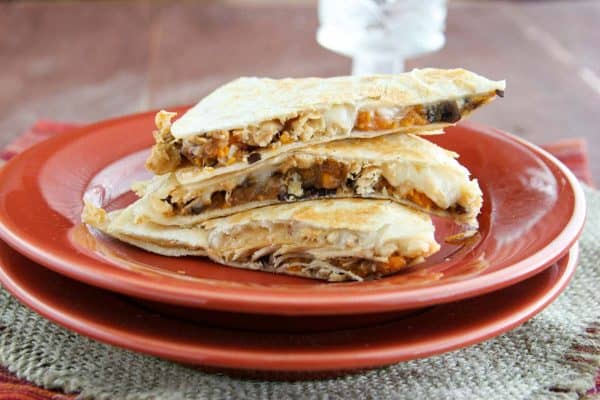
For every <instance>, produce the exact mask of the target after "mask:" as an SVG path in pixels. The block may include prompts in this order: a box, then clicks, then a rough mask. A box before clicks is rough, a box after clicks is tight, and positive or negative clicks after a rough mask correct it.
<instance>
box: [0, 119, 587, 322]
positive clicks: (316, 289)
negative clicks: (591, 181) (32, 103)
mask: <svg viewBox="0 0 600 400" xmlns="http://www.w3.org/2000/svg"><path fill="white" fill-rule="evenodd" d="M180 111H182V110H180ZM153 115H154V113H153V112H151V113H145V114H138V115H133V116H129V117H124V118H120V119H115V120H110V121H106V122H101V123H98V124H94V125H90V126H88V127H85V128H82V129H79V130H77V131H74V132H71V133H67V134H65V135H62V136H58V137H56V138H52V139H50V140H48V141H46V142H44V143H42V144H40V145H38V146H35V147H34V148H32V149H30V150H28V151H26V152H24V153H22V154H20V155H19V156H17V157H15V158H14V159H13V160H11V161H10V162H9V163H8V164H7V165H6V166H5V167H4V168H3V169H2V171H0V237H1V238H2V239H3V240H5V241H6V242H7V243H8V244H9V245H10V246H12V247H13V248H15V249H17V250H18V251H19V252H21V253H23V254H25V255H26V256H27V257H30V258H31V259H33V260H35V261H36V262H38V263H40V264H42V265H44V266H46V267H48V268H50V269H52V270H54V271H56V272H59V273H61V274H64V275H67V276H69V277H71V278H73V279H76V280H79V281H82V282H85V283H88V284H91V285H95V286H99V287H102V288H105V289H110V290H113V291H117V292H121V293H125V294H128V295H132V296H137V297H141V298H145V299H149V300H154V301H159V302H165V303H173V304H179V305H186V306H190V307H200V308H205V309H213V310H229V311H238V312H245V313H270V314H287V315H323V314H336V315H339V314H357V313H368V312H384V311H395V310H403V309H411V308H417V307H422V306H425V305H432V304H439V303H443V302H449V301H455V300H458V299H462V298H466V297H472V296H476V295H479V294H482V293H486V292H490V291H493V290H497V289H500V288H502V287H506V286H508V285H511V284H514V283H516V282H518V281H520V280H523V279H525V278H527V277H529V276H531V275H533V274H535V273H537V272H539V271H541V270H542V269H543V268H545V267H547V266H549V265H551V264H552V263H553V262H555V261H556V260H557V259H558V258H560V257H561V256H562V255H564V254H565V252H566V251H567V250H568V249H569V248H570V246H572V245H573V243H574V242H575V240H576V238H577V237H578V235H579V233H580V231H581V228H582V226H583V221H584V216H585V204H584V203H585V200H584V196H583V193H582V190H581V188H580V186H579V184H578V183H577V181H576V179H575V177H574V176H573V175H572V174H571V173H570V172H569V171H568V170H567V168H566V167H564V166H563V165H562V164H561V163H560V162H558V161H556V159H554V158H553V157H552V156H550V155H549V154H547V153H546V152H544V151H543V150H541V149H539V148H537V147H535V146H533V145H531V144H529V143H526V142H524V141H522V140H520V139H518V138H516V137H514V136H511V135H509V134H506V133H503V132H500V131H497V130H495V129H491V128H485V127H480V126H474V125H461V126H457V127H453V128H450V129H448V130H447V134H445V135H438V136H430V137H428V139H429V140H432V141H434V142H436V143H438V144H440V145H441V146H443V147H446V148H448V149H450V150H454V151H456V152H457V153H458V154H460V155H461V157H460V161H461V162H462V163H463V164H464V165H465V166H466V167H468V168H469V169H470V171H471V172H472V173H473V175H474V176H475V177H476V178H478V179H479V182H480V185H481V187H482V190H483V192H484V199H485V200H484V207H483V210H482V214H481V215H480V218H479V221H480V226H481V229H480V235H479V236H478V237H477V238H475V239H474V240H471V241H470V242H468V243H465V244H464V245H462V246H453V245H448V244H444V245H443V246H442V249H441V251H440V252H439V253H438V254H436V255H435V256H434V257H432V258H431V259H430V260H429V261H428V262H427V263H426V264H423V265H420V266H417V267H415V268H412V269H408V270H406V271H404V272H403V273H400V274H397V275H395V276H390V277H387V278H385V279H381V280H377V281H370V282H360V283H341V284H328V283H323V282H319V281H311V280H306V279H302V278H294V277H288V276H281V275H272V274H268V273H262V272H255V271H244V270H240V269H235V268H230V267H223V266H220V265H217V264H214V263H212V262H210V261H209V260H207V259H204V258H199V257H196V258H194V257H187V258H168V257H163V256H158V255H155V254H151V253H147V252H145V251H142V250H139V249H137V248H133V247H131V246H128V245H124V244H122V243H119V242H117V241H114V240H109V239H106V238H102V237H96V236H94V235H91V234H90V233H89V232H88V231H87V229H86V228H85V227H84V226H82V225H81V222H80V217H79V215H80V212H81V208H82V198H83V195H84V193H86V191H87V192H89V193H90V194H91V195H95V196H100V197H101V198H103V201H104V204H105V205H106V206H108V207H109V208H110V207H116V206H123V205H125V204H127V203H128V202H130V201H132V200H133V198H134V196H132V195H131V193H130V192H128V191H129V187H130V184H131V182H132V181H134V180H138V179H141V178H146V177H148V174H147V173H146V172H145V171H144V169H143V162H144V159H145V158H146V156H147V154H148V148H149V146H150V145H151V144H152V141H153V139H152V135H151V131H152V129H153ZM435 223H436V228H437V238H438V240H439V241H440V242H443V238H444V237H445V236H446V235H447V234H450V233H453V232H455V229H456V228H455V227H454V225H453V224H452V223H451V222H449V221H446V220H442V219H436V221H435Z"/></svg>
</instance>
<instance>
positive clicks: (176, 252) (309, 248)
mask: <svg viewBox="0 0 600 400" xmlns="http://www.w3.org/2000/svg"><path fill="white" fill-rule="evenodd" d="M136 207H137V205H136V204H135V203H134V204H133V205H131V206H129V207H128V208H126V209H124V210H120V211H114V212H111V213H106V212H105V211H104V210H102V209H100V208H96V207H95V206H93V205H91V204H90V203H86V205H85V208H84V211H83V214H82V219H83V221H84V222H85V223H87V224H89V225H91V226H93V227H96V228H98V229H99V230H101V231H103V232H104V233H106V234H108V235H110V236H113V237H116V238H118V239H120V240H122V241H124V242H127V243H130V244H133V245H134V246H138V247H141V248H143V249H146V250H148V251H151V252H154V253H158V254H163V255H168V256H186V255H206V256H208V257H210V258H211V259H212V260H214V261H216V262H218V263H221V264H225V265H229V266H233V267H238V268H246V269H253V270H260V271H268V272H274V273H281V274H288V275H297V276H302V277H306V278H314V279H322V280H327V281H347V280H357V281H360V280H363V279H370V278H377V277H380V276H384V275H389V274H393V273H395V272H398V271H399V270H401V269H402V268H404V267H406V266H408V265H412V264H415V263H418V262H421V261H423V260H424V258H425V257H427V256H429V255H431V254H433V253H435V252H436V251H438V250H439V248H440V246H439V245H438V243H437V242H436V241H435V239H434V226H433V224H432V222H431V219H430V218H429V216H427V215H425V214H423V213H420V212H418V211H413V210H412V209H410V208H407V207H404V206H402V205H399V204H397V203H393V202H390V201H385V200H364V199H360V200H359V199H337V200H318V201H306V202H297V203H287V204H279V205H274V206H268V207H262V208H258V209H253V210H248V211H244V212H241V213H238V214H235V215H232V216H229V217H224V218H217V219H213V220H209V221H206V222H203V223H201V224H198V225H194V226H191V227H178V226H163V225H159V224H155V223H153V222H149V221H146V220H142V221H136V219H135V217H134V214H135V208H136Z"/></svg>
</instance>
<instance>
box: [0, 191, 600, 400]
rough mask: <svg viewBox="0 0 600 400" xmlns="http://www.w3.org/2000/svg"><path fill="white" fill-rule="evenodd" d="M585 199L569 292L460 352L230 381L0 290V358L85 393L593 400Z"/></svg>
mask: <svg viewBox="0 0 600 400" xmlns="http://www.w3.org/2000/svg"><path fill="white" fill-rule="evenodd" d="M586 196H587V200H588V219H587V223H586V227H585V229H584V232H583V235H582V237H581V240H580V250H581V254H580V263H579V268H578V270H577V272H576V274H575V276H574V277H573V280H572V281H571V283H570V284H569V287H568V288H567V290H566V291H565V292H564V293H563V294H562V295H561V296H560V297H559V298H558V299H557V300H556V301H555V302H554V303H553V304H552V305H551V306H550V307H548V308H547V309H546V310H544V311H543V312H542V313H541V314H539V315H538V316H536V317H535V318H533V319H532V320H531V321H529V322H527V323H526V324H524V325H523V326H521V327H519V328H517V329H515V330H513V331H511V332H509V333H506V334H504V335H501V336H499V337H497V338H495V339H492V340H488V341H486V342H484V343H481V344H478V345H475V346H471V347H468V348H466V349H462V350H458V351H455V352H451V353H447V354H444V355H441V356H436V357H431V358H428V359H423V360H415V361H410V362H404V363H400V364H397V365H394V366H391V367H387V368H383V369H378V370H373V371H369V372H366V373H362V374H359V375H351V376H346V377H341V378H335V379H327V380H315V381H299V382H268V381H258V380H244V379H236V378H231V377H228V376H223V375H216V374H208V373H203V372H199V371H197V370H194V369H191V368H187V367H185V366H182V365H179V364H176V363H172V362H169V361H164V360H160V359H158V358H155V357H150V356H146V355H143V354H137V353H133V352H129V351H126V350H121V349H119V348H116V347H113V346H109V345H104V344H102V343H98V342H96V341H93V340H91V339H88V338H85V337H83V336H80V335H77V334H75V333H72V332H70V331H68V330H66V329H63V328H61V327H59V326H57V325H55V324H53V323H51V322H49V321H47V320H46V319H44V318H43V317H41V316H39V315H38V314H36V313H35V312H33V311H31V310H29V309H28V308H27V307H25V306H23V305H21V304H20V303H19V302H18V301H17V300H15V299H14V298H13V297H12V296H11V295H10V294H8V293H7V292H6V291H5V290H0V363H2V364H3V365H5V366H7V367H8V369H9V370H10V371H12V372H14V373H16V374H17V375H18V376H19V377H22V378H25V379H27V380H30V381H32V382H34V383H36V384H38V385H42V386H45V387H48V388H61V389H63V390H64V391H66V392H80V394H81V397H85V398H107V399H108V398H110V399H206V398H211V399H212V398H214V399H237V398H246V399H267V398H272V399H286V398H303V399H304V398H322V399H351V398H377V399H411V400H412V399H429V400H434V399H502V400H504V399H579V398H587V397H590V398H591V397H594V396H597V395H594V394H591V393H590V392H588V390H589V389H590V388H592V387H593V386H594V378H595V375H596V371H597V368H598V367H599V365H600V192H597V191H593V190H591V189H586ZM490 312H493V310H490Z"/></svg>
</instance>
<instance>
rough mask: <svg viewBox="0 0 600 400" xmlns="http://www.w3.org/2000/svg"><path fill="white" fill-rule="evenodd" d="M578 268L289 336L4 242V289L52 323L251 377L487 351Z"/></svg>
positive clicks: (569, 262) (570, 265)
mask: <svg viewBox="0 0 600 400" xmlns="http://www.w3.org/2000/svg"><path fill="white" fill-rule="evenodd" d="M576 261H577V247H576V246H575V247H574V248H573V249H571V251H570V253H569V254H568V256H566V257H563V258H562V259H561V260H560V261H559V262H558V263H556V264H554V265H553V266H551V267H550V268H547V269H545V270H544V271H543V272H541V273H539V274H537V275H535V276H533V277H531V278H529V279H527V280H525V281H522V282H520V283H518V284H515V285H512V286H510V287H508V288H505V289H502V290H498V291H495V292H492V293H489V294H486V295H483V296H479V297H475V298H471V299H466V300H462V301H459V302H455V303H448V304H443V305H439V306H435V307H431V308H429V309H426V310H423V311H422V312H420V313H418V314H415V315H412V316H410V317H405V318H403V319H397V320H395V321H391V322H388V323H385V324H379V325H369V326H367V327H363V328H358V329H350V330H338V331H327V332H313V333H302V334H289V333H276V332H253V331H249V330H232V329H223V328H211V327H209V326H207V325H206V324H197V323H192V322H186V321H184V320H180V319H173V318H164V317H162V316H160V315H159V314H157V313H155V312H151V311H147V310H146V309H145V308H144V307H140V306H139V305H137V303H136V302H132V301H131V300H129V299H127V298H126V297H124V296H120V295H117V294H115V293H112V292H108V291H105V290H101V289H97V288H94V287H90V286H87V285H84V284H82V283H80V282H77V281H74V280H71V279H68V278H66V277H64V276H62V275H59V274H56V273H54V272H51V271H49V270H47V269H45V268H42V267H40V266H39V265H37V264H35V263H33V262H31V261H29V260H28V259H26V258H25V257H23V256H21V255H20V254H18V253H17V252H15V251H14V250H12V249H10V247H8V246H6V245H5V244H3V243H1V242H0V264H1V265H2V268H1V269H0V280H1V281H2V285H3V286H4V287H6V288H7V289H8V290H9V291H10V292H12V293H13V294H14V295H15V296H17V297H18V298H19V299H20V300H21V301H22V302H23V303H25V304H26V305H28V306H29V307H31V308H33V309H34V310H36V311H37V312H39V313H40V314H42V315H43V316H45V317H47V318H49V319H50V320H52V321H54V322H57V323H59V324H61V325H63V326H65V327H67V328H69V329H72V330H74V331H77V332H79V333H82V334H84V335H87V336H90V337H92V338H95V339H98V340H100V341H103V342H107V343H110V344H114V345H117V346H121V347H125V348H128V349H132V350H136V351H140V352H143V353H148V354H152V355H156V356H159V357H163V358H167V359H171V360H175V361H180V362H184V363H190V364H196V365H202V366H208V367H219V368H229V369H236V370H237V372H238V373H239V372H241V373H243V374H244V375H247V374H248V373H250V372H251V371H279V372H286V371H296V372H302V371H304V372H307V371H312V372H316V371H337V372H340V371H344V370H354V369H359V368H369V367H376V366H382V365H387V364H391V363H395V362H399V361H404V360H410V359H415V358H421V357H426V356H431V355H434V354H440V353H443V352H446V351H449V350H454V349H457V348H460V347H464V346H467V345H470V344H473V343H477V342H480V341H483V340H485V339H488V338H491V337H493V336H496V335H498V334H500V333H502V332H505V331H507V330H509V329H511V328H513V327H515V326H517V325H519V324H521V323H523V322H524V321H526V320H527V319H529V318H531V317H532V316H533V315H535V314H536V313H538V312H540V311H541V310H542V309H543V308H544V307H545V306H547V305H548V304H549V303H550V302H551V301H552V300H553V299H554V298H555V297H556V296H558V294H559V293H560V292H561V291H562V290H563V289H564V288H565V286H566V285H567V283H568V281H569V279H570V278H571V276H572V275H573V272H574V271H575V266H576ZM347 318H350V319H352V318H354V316H348V317H347ZM250 370H251V371H250ZM267 376H269V375H267ZM271 376H273V375H271ZM274 376H278V375H274ZM284 376H285V375H284ZM309 376H310V375H309ZM300 377H302V375H301V376H300Z"/></svg>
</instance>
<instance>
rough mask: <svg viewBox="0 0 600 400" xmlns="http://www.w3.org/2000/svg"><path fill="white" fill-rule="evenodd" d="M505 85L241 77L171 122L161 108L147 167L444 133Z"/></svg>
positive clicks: (416, 76) (468, 75) (223, 165)
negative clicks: (398, 134)
mask: <svg viewBox="0 0 600 400" xmlns="http://www.w3.org/2000/svg"><path fill="white" fill-rule="evenodd" d="M504 87H505V83H504V81H491V80H488V79H486V78H484V77H482V76H480V75H477V74H475V73H472V72H469V71H466V70H463V69H452V70H442V69H421V70H418V69H415V70H413V71H411V72H408V73H403V74H398V75H374V76H365V77H336V78H327V79H319V78H304V79H281V80H276V79H264V78H240V79H237V80H235V81H233V82H231V83H228V84H226V85H224V86H222V87H221V88H219V89H217V90H216V91H214V92H213V93H211V94H210V95H209V96H207V97H206V98H204V99H203V100H202V101H200V102H199V103H198V104H197V105H195V106H194V107H192V108H191V109H190V110H188V111H187V112H186V113H185V114H184V115H183V116H182V117H181V118H180V119H178V120H176V121H175V122H174V123H173V124H172V125H171V119H172V118H173V117H174V116H175V114H174V113H168V112H166V111H161V112H160V113H158V114H157V116H156V126H157V128H158V129H157V130H156V131H155V133H154V138H155V141H156V144H155V145H154V147H153V149H152V153H151V155H150V157H149V159H148V161H147V163H146V166H147V168H148V169H149V170H151V171H152V172H154V173H156V174H164V173H167V172H171V171H174V170H176V169H177V168H179V167H180V166H185V165H195V166H197V167H201V168H208V169H209V170H210V171H212V173H213V174H217V173H226V172H230V171H232V170H235V169H243V168H246V167H247V166H248V165H249V164H253V163H256V162H260V161H261V160H265V159H268V158H270V157H273V156H275V155H277V154H281V153H283V152H287V151H289V150H291V149H293V148H299V147H304V146H308V145H311V144H316V143H324V142H328V141H333V140H339V139H347V138H361V137H363V138H364V137H366V138H369V137H375V136H380V135H384V134H387V133H391V132H402V133H419V134H425V133H440V129H442V128H443V127H445V126H448V125H450V124H454V123H456V122H457V121H459V120H460V119H461V118H463V117H464V116H466V115H468V114H469V113H471V112H472V111H473V110H475V109H476V108H478V107H480V106H482V105H483V104H486V103H488V102H490V101H492V100H493V99H494V98H495V97H496V96H503V95H504Z"/></svg>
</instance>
